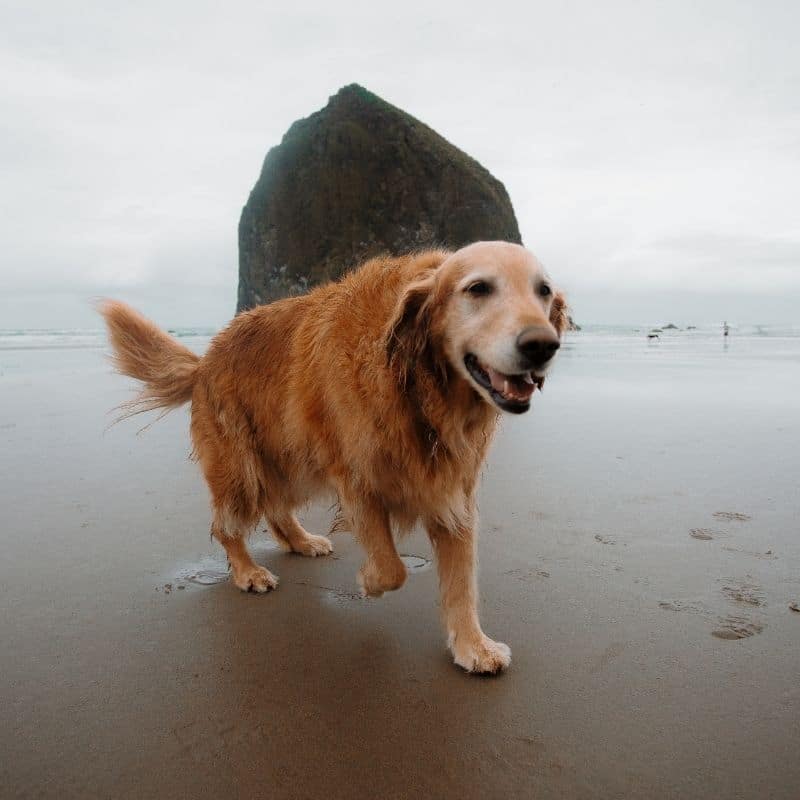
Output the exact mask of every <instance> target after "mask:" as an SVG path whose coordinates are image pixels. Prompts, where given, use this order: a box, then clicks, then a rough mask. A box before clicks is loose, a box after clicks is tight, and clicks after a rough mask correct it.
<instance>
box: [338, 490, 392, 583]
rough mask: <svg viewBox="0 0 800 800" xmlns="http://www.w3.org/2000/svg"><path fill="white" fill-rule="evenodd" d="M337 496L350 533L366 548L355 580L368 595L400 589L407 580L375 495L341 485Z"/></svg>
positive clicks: (381, 508)
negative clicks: (363, 559) (365, 556)
mask: <svg viewBox="0 0 800 800" xmlns="http://www.w3.org/2000/svg"><path fill="white" fill-rule="evenodd" d="M339 499H340V501H342V502H343V503H344V505H345V507H346V512H347V516H348V517H349V518H350V521H351V522H352V525H353V533H355V535H356V538H357V539H358V540H359V542H361V545H362V546H363V548H364V549H365V550H366V551H367V560H366V561H365V562H364V564H363V566H362V567H361V570H360V571H359V573H358V583H359V585H360V586H361V590H362V592H363V593H364V594H365V595H367V596H368V597H380V596H381V595H382V594H383V593H384V592H390V591H392V590H394V589H399V588H400V587H401V586H402V585H403V584H404V583H405V580H406V567H405V564H403V562H402V561H401V560H400V556H399V555H398V554H397V548H396V547H395V544H394V537H393V536H392V528H391V524H390V521H389V514H388V512H387V511H386V509H385V508H384V506H383V504H382V503H381V502H380V501H379V500H378V499H377V498H374V497H370V496H364V495H361V496H359V495H358V493H357V492H345V491H342V489H341V488H340V490H339Z"/></svg>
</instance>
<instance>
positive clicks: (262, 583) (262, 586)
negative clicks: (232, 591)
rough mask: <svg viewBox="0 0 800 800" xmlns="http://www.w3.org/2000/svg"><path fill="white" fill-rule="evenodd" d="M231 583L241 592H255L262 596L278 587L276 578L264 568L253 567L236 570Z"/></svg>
mask: <svg viewBox="0 0 800 800" xmlns="http://www.w3.org/2000/svg"><path fill="white" fill-rule="evenodd" d="M233 582H234V583H235V584H236V586H237V587H238V588H239V589H241V590H242V591H243V592H257V593H259V594H262V593H263V592H268V591H270V590H271V589H275V588H277V586H278V578H277V576H276V575H273V574H272V573H271V572H270V571H269V570H268V569H267V568H266V567H259V566H256V565H253V566H252V567H245V568H243V569H240V570H236V571H235V572H234V573H233Z"/></svg>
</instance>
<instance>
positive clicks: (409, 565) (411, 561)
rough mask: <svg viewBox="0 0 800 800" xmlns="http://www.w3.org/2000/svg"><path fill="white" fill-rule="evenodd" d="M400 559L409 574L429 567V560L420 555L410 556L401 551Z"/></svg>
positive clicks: (423, 570)
mask: <svg viewBox="0 0 800 800" xmlns="http://www.w3.org/2000/svg"><path fill="white" fill-rule="evenodd" d="M400 560H401V561H402V562H403V563H404V564H405V565H406V569H407V570H408V572H409V574H413V573H415V572H425V570H428V569H430V568H431V562H430V560H429V559H427V558H423V557H422V556H412V555H407V554H405V553H401V554H400Z"/></svg>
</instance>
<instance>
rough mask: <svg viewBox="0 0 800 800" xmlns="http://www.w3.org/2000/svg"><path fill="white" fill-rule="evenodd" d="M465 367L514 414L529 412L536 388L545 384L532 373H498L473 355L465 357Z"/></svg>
mask: <svg viewBox="0 0 800 800" xmlns="http://www.w3.org/2000/svg"><path fill="white" fill-rule="evenodd" d="M464 366H465V367H466V368H467V371H468V372H469V374H470V375H471V376H472V379H473V380H474V381H475V383H477V384H478V385H479V386H482V387H483V388H484V389H486V391H487V392H489V395H490V396H491V398H492V400H494V402H495V403H496V404H497V405H498V406H499V407H500V408H502V409H503V410H504V411H510V412H511V413H512V414H522V413H524V412H525V411H527V410H528V409H529V408H530V405H531V395H532V394H533V393H534V392H535V391H536V387H537V386H538V387H539V389H541V388H542V384H544V377H540V376H538V375H534V374H533V373H532V372H522V373H520V374H518V375H506V374H504V373H502V372H498V371H497V370H496V369H492V368H491V367H488V366H486V365H485V364H481V362H480V361H478V359H477V357H476V356H474V355H472V353H468V354H467V355H466V356H464Z"/></svg>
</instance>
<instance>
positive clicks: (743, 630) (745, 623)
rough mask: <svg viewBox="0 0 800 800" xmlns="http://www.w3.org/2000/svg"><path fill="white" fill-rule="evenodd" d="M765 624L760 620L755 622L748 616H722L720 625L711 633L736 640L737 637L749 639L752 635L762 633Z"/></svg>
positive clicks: (718, 637) (718, 636) (720, 637)
mask: <svg viewBox="0 0 800 800" xmlns="http://www.w3.org/2000/svg"><path fill="white" fill-rule="evenodd" d="M763 630H764V626H763V625H761V624H760V623H758V622H753V620H751V619H747V618H746V617H736V616H729V617H720V618H719V626H718V627H717V628H715V629H714V630H713V631H711V635H712V636H715V637H716V638H717V639H727V640H729V641H735V640H737V639H747V638H748V637H750V636H755V635H756V634H757V633H761V631H763Z"/></svg>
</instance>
